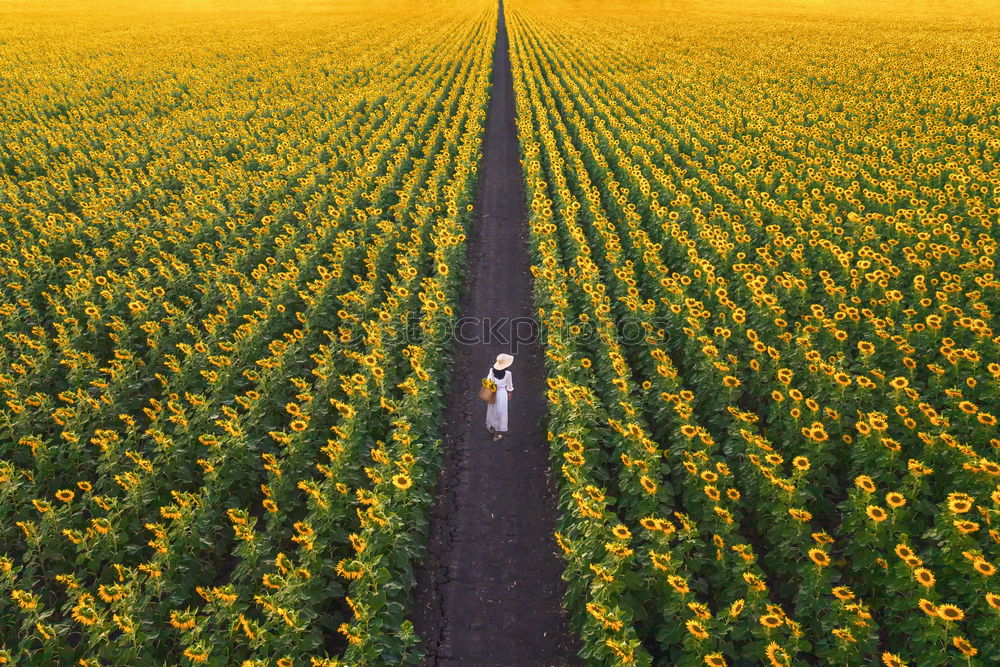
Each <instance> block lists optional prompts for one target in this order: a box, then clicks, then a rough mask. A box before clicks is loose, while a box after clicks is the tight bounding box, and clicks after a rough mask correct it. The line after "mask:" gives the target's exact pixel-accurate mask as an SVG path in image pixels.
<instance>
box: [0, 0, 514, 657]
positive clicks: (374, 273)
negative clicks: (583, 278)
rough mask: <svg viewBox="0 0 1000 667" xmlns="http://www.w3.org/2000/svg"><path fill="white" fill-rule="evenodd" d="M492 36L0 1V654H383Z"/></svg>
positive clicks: (454, 7)
mask: <svg viewBox="0 0 1000 667" xmlns="http://www.w3.org/2000/svg"><path fill="white" fill-rule="evenodd" d="M495 21H496V7H495V6H494V5H493V4H492V3H489V2H463V3H453V2H439V1H437V0H431V1H430V2H423V3H420V4H411V3H404V2H398V1H396V0H389V1H387V2H379V3H360V2H340V3H321V2H307V1H304V0H290V1H288V2H277V3H260V4H255V5H253V6H252V7H251V6H249V5H247V3H234V2H229V1H228V0H227V1H222V2H212V3H207V2H206V3H198V2H182V3H164V4H163V5H162V7H160V6H157V7H152V6H151V5H150V4H149V3H137V2H109V1H108V0H84V1H82V2H79V3H72V4H70V3H65V2H49V1H45V0H43V2H40V3H23V2H11V1H8V0H4V1H3V2H2V3H0V72H2V76H0V137H2V141H0V664H19V665H20V664H23V665H29V664H30V665H70V664H74V665H77V664H78V665H80V666H81V667H88V666H97V665H130V666H139V665H163V664H173V665H192V664H194V665H199V664H203V665H240V664H242V665H245V666H246V667H254V666H256V665H280V666H281V667H290V666H293V665H294V666H296V667H297V666H300V665H313V666H316V667H318V666H321V665H336V664H352V665H353V664H376V663H377V664H394V663H398V662H401V661H403V660H406V659H407V656H409V655H410V654H411V653H412V652H413V648H414V646H415V642H416V637H415V635H414V634H413V631H412V627H411V624H410V622H409V621H408V620H406V616H407V611H408V605H409V604H410V602H409V598H410V590H409V589H410V587H411V585H412V577H413V575H412V567H411V564H412V561H413V559H414V558H415V557H416V556H417V555H418V554H419V550H420V548H421V545H422V543H423V540H424V537H423V536H424V533H425V532H426V510H427V507H428V503H429V502H430V499H431V496H432V493H433V488H434V483H435V481H436V477H437V467H438V443H437V440H436V437H437V436H436V433H437V431H438V424H437V420H438V419H439V409H438V407H439V405H440V403H441V400H442V398H441V389H440V387H441V386H443V382H442V380H443V376H444V374H445V367H444V363H445V362H444V359H445V356H444V355H442V354H441V351H442V349H441V348H442V346H443V345H444V344H445V342H446V338H445V336H444V335H443V333H442V332H446V331H447V330H448V327H449V322H450V320H451V319H452V318H453V317H454V313H453V311H452V305H453V303H454V302H455V299H456V295H457V290H458V287H459V280H460V275H461V271H460V269H461V268H462V266H463V264H464V254H465V243H464V240H465V233H466V225H467V222H468V219H469V218H470V213H469V211H470V210H471V208H472V198H473V196H474V192H475V186H476V172H477V165H478V162H479V155H480V144H481V135H482V132H483V124H484V119H485V109H486V103H487V100H488V98H489V76H490V58H491V55H492V47H493V44H494V39H495ZM404 326H405V327H406V335H405V336H404V335H402V331H403V327H404Z"/></svg>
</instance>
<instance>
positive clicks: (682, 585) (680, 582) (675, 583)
mask: <svg viewBox="0 0 1000 667" xmlns="http://www.w3.org/2000/svg"><path fill="white" fill-rule="evenodd" d="M667 583H668V584H670V585H671V586H672V587H673V589H674V590H675V591H677V592H678V593H681V594H684V593H689V592H690V591H691V589H690V588H688V584H687V581H686V580H685V579H684V577H680V576H677V575H676V574H671V575H669V576H668V577H667Z"/></svg>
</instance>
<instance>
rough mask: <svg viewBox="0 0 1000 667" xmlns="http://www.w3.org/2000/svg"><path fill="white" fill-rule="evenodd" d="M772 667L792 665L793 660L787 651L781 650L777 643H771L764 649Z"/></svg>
mask: <svg viewBox="0 0 1000 667" xmlns="http://www.w3.org/2000/svg"><path fill="white" fill-rule="evenodd" d="M764 653H765V654H766V655H767V659H768V661H769V662H770V663H771V667H788V665H791V664H792V658H791V656H789V655H788V652H787V651H785V649H783V648H781V646H779V645H778V643H777V642H771V643H770V644H768V645H767V647H765V649H764Z"/></svg>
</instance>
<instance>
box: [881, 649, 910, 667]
mask: <svg viewBox="0 0 1000 667" xmlns="http://www.w3.org/2000/svg"><path fill="white" fill-rule="evenodd" d="M882 664H883V665H885V667H906V663H905V662H903V660H902V658H900V657H899V656H898V655H896V654H895V653H889V652H886V653H883V654H882Z"/></svg>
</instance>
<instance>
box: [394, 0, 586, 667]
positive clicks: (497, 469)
mask: <svg viewBox="0 0 1000 667" xmlns="http://www.w3.org/2000/svg"><path fill="white" fill-rule="evenodd" d="M514 117H515V105H514V89H513V82H512V79H511V67H510V57H509V53H508V39H507V29H506V24H505V22H504V15H503V4H502V3H501V5H500V12H499V19H498V23H497V40H496V48H495V52H494V57H493V86H492V91H491V96H490V102H489V107H488V112H487V119H486V134H485V141H484V147H483V157H482V162H481V164H480V177H479V192H478V194H477V200H476V210H475V217H474V222H473V225H472V229H471V231H470V234H469V240H468V265H467V272H466V275H467V283H466V285H465V287H464V293H463V296H462V299H461V302H460V314H461V315H462V316H463V317H469V318H492V319H493V320H496V319H497V318H509V319H511V320H513V319H515V318H530V317H532V315H533V312H534V311H533V307H532V299H531V274H530V271H529V266H530V261H529V257H528V242H529V241H528V214H527V207H526V203H525V194H524V183H523V181H522V173H521V165H520V153H519V150H518V141H517V128H516V126H515V123H514ZM501 333H503V330H501ZM510 333H511V332H510V331H509V327H508V328H507V334H508V340H509V339H510ZM500 352H513V353H514V355H515V357H514V358H515V360H514V364H513V366H511V368H510V372H511V373H512V374H513V380H514V389H515V391H514V394H513V397H512V399H511V402H510V419H509V426H510V431H509V432H508V433H507V434H506V436H505V437H504V438H503V440H500V441H499V442H494V441H493V440H492V439H491V436H490V435H489V434H488V433H487V432H486V427H485V421H486V404H485V403H483V402H482V401H480V400H479V398H478V396H477V393H478V389H479V385H480V381H481V379H482V378H483V377H485V376H486V374H487V372H488V370H489V368H490V366H491V365H492V363H493V361H494V360H495V358H496V355H497V354H498V353H500ZM454 361H455V365H454V371H453V376H452V386H451V393H450V395H449V397H448V402H447V406H446V408H445V413H444V422H445V426H444V454H443V458H444V460H443V468H442V471H441V476H440V479H439V480H438V488H437V498H436V500H435V507H434V509H433V510H432V513H431V517H430V536H429V541H428V546H427V550H428V553H427V559H426V561H425V562H424V563H422V564H421V565H420V566H419V568H418V571H417V589H416V593H415V609H414V612H413V613H414V616H413V620H414V625H415V628H416V631H417V633H418V634H419V635H420V636H421V637H422V638H423V640H424V644H423V649H424V651H425V653H426V655H427V660H426V664H427V665H441V666H453V665H476V666H486V665H505V666H517V667H520V666H522V665H539V666H545V667H553V666H556V665H578V664H582V663H581V661H580V660H579V659H578V658H576V651H577V642H576V640H575V639H574V638H573V637H572V635H571V633H570V631H569V629H568V622H567V615H566V612H565V610H564V609H563V606H562V596H563V592H564V584H563V581H562V579H561V573H562V562H561V559H560V557H559V552H558V546H557V545H556V543H555V540H554V538H553V535H552V533H553V529H554V528H553V527H554V521H555V516H556V510H555V505H556V503H555V493H554V490H553V489H554V484H553V483H552V480H551V479H550V471H549V454H548V452H549V449H548V443H547V440H546V437H545V431H544V420H545V367H544V363H543V358H542V354H541V351H540V350H539V347H538V345H537V343H531V344H528V345H523V344H519V345H518V346H517V349H516V350H511V346H510V345H509V344H504V343H503V342H500V341H488V342H482V341H478V342H476V343H457V344H456V348H455V357H454Z"/></svg>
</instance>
